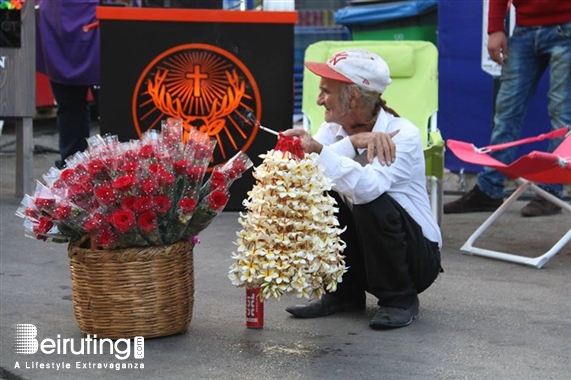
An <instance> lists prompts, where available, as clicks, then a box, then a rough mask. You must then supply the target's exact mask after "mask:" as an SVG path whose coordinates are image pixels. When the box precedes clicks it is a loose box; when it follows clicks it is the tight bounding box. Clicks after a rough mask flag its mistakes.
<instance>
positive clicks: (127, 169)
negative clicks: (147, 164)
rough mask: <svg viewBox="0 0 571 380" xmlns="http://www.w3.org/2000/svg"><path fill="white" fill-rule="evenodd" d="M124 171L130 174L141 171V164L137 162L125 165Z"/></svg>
mask: <svg viewBox="0 0 571 380" xmlns="http://www.w3.org/2000/svg"><path fill="white" fill-rule="evenodd" d="M123 169H124V170H125V172H127V173H129V174H133V173H135V172H136V171H137V170H138V169H139V164H138V163H137V162H127V163H126V164H125V165H123Z"/></svg>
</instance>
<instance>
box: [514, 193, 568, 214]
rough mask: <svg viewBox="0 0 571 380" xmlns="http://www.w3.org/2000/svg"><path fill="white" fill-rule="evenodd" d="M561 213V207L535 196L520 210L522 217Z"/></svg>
mask: <svg viewBox="0 0 571 380" xmlns="http://www.w3.org/2000/svg"><path fill="white" fill-rule="evenodd" d="M559 213H561V207H559V206H557V205H554V204H553V203H551V202H549V201H548V200H547V199H545V198H542V197H540V196H539V195H536V196H535V198H533V199H532V200H531V202H529V203H528V204H527V205H525V206H524V207H523V208H522V209H521V215H523V216H549V215H555V214H559Z"/></svg>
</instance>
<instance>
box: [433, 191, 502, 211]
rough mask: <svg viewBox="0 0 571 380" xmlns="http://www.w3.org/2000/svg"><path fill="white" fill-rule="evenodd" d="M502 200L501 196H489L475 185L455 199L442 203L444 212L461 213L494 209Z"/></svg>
mask: <svg viewBox="0 0 571 380" xmlns="http://www.w3.org/2000/svg"><path fill="white" fill-rule="evenodd" d="M503 202H504V200H503V199H502V198H500V199H494V198H492V197H489V196H488V195H487V194H486V193H484V192H483V191H482V190H480V188H479V187H478V186H477V185H476V186H474V188H473V189H472V190H470V191H469V192H467V193H466V194H464V195H463V196H461V197H460V198H458V199H456V200H455V201H452V202H449V203H446V204H444V213H445V214H462V213H465V212H477V211H496V209H497V208H498V207H500V206H501V204H502V203H503Z"/></svg>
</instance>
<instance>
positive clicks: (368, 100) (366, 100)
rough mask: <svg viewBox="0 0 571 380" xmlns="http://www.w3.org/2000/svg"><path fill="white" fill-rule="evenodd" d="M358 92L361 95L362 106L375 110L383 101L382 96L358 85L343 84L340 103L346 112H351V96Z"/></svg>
mask: <svg viewBox="0 0 571 380" xmlns="http://www.w3.org/2000/svg"><path fill="white" fill-rule="evenodd" d="M354 90H356V91H358V92H359V94H360V95H361V105H362V106H363V107H366V108H370V109H371V110H374V109H375V108H376V107H377V105H378V103H379V102H380V99H381V94H379V93H378V92H376V91H371V90H368V89H366V88H363V87H361V86H359V85H356V84H351V83H343V84H342V85H341V89H340V91H339V102H340V103H341V107H343V109H344V110H345V111H347V112H348V111H349V103H350V102H351V94H352V93H353V91H354Z"/></svg>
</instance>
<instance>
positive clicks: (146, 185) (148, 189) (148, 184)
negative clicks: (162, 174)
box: [139, 178, 157, 195]
mask: <svg viewBox="0 0 571 380" xmlns="http://www.w3.org/2000/svg"><path fill="white" fill-rule="evenodd" d="M139 187H140V188H141V192H142V193H143V194H145V195H152V194H153V193H154V192H155V191H156V190H157V186H156V185H155V181H153V180H152V179H151V178H145V179H143V180H141V182H140V183H139Z"/></svg>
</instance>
